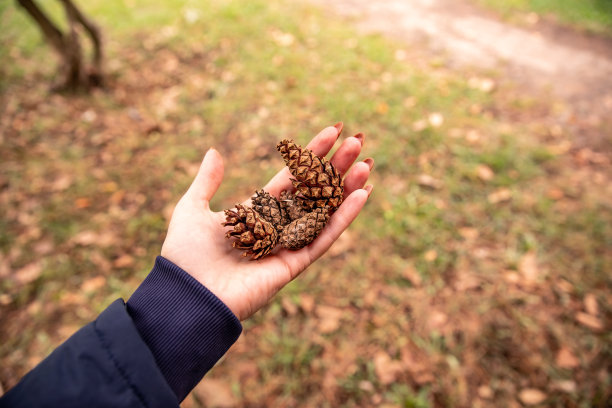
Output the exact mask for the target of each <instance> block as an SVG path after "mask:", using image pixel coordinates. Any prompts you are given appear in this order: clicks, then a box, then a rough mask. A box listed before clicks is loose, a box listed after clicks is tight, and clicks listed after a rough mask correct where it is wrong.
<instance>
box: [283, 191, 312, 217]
mask: <svg viewBox="0 0 612 408" xmlns="http://www.w3.org/2000/svg"><path fill="white" fill-rule="evenodd" d="M302 202H303V199H300V198H299V197H296V196H295V194H293V193H290V192H289V191H287V190H284V191H283V192H281V195H280V200H279V203H280V206H281V211H282V212H283V213H284V214H285V216H286V218H287V219H288V222H287V224H289V222H291V221H294V220H297V219H298V218H302V217H303V216H304V215H305V214H306V213H307V212H308V208H307V207H305V206H303V205H302Z"/></svg>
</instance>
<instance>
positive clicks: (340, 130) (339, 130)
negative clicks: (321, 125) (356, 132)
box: [334, 122, 344, 136]
mask: <svg viewBox="0 0 612 408" xmlns="http://www.w3.org/2000/svg"><path fill="white" fill-rule="evenodd" d="M334 127H335V128H336V129H337V130H338V136H340V134H341V133H342V129H344V123H342V122H338V123H336V124H335V125H334Z"/></svg>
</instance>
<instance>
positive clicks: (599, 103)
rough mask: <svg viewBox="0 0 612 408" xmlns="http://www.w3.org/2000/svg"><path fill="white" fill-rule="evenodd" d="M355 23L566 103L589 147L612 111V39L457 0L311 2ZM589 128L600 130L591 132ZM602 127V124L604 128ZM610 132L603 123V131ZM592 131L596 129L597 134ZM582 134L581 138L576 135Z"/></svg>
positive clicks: (569, 114)
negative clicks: (503, 15)
mask: <svg viewBox="0 0 612 408" xmlns="http://www.w3.org/2000/svg"><path fill="white" fill-rule="evenodd" d="M311 1H313V2H314V3H317V4H319V5H322V6H323V7H329V8H331V9H332V11H333V12H335V13H338V14H340V15H342V16H347V17H352V18H355V19H356V22H357V25H358V27H360V28H361V29H363V30H364V31H368V32H380V33H383V34H386V35H389V36H392V37H394V38H396V39H399V40H401V41H404V42H406V44H407V46H408V48H409V49H411V50H412V49H415V50H416V51H417V53H427V54H428V55H431V54H434V55H438V56H440V55H441V56H443V57H445V58H446V60H447V62H448V63H449V64H450V65H451V66H457V67H463V68H476V69H478V70H480V71H482V70H487V69H494V70H495V71H496V72H499V73H500V74H501V75H500V77H502V78H504V79H510V80H511V81H513V82H515V83H516V84H517V85H519V86H522V87H523V89H525V90H526V91H528V92H529V93H530V94H531V95H533V96H535V97H539V96H544V95H548V94H549V93H550V95H552V96H554V97H557V98H560V99H561V100H563V101H565V102H566V104H567V108H568V112H567V113H566V114H565V116H566V117H571V118H572V125H573V126H574V127H575V126H576V124H578V125H580V124H582V125H585V126H588V127H590V128H591V129H590V130H591V132H590V133H593V134H591V135H590V138H591V139H593V138H595V139H599V140H590V141H591V142H593V143H595V144H599V143H597V142H601V141H603V140H604V139H605V138H606V137H605V136H604V135H602V134H600V133H601V129H602V124H603V123H605V122H608V121H610V117H611V116H612V41H611V40H609V39H603V38H598V37H594V36H589V35H586V34H580V33H577V32H574V31H572V30H568V29H563V28H559V27H557V26H554V25H552V24H549V23H546V22H542V21H538V19H537V17H536V18H533V19H532V21H531V24H525V26H522V27H518V26H514V25H511V24H508V23H505V22H502V21H499V19H496V18H495V16H494V15H492V14H490V13H487V12H485V11H483V10H481V9H480V8H477V7H475V6H474V5H472V4H469V3H466V2H464V1H461V0H411V1H406V0H379V1H374V2H373V1H367V0H338V1H335V2H324V1H322V0H311ZM593 127H596V128H598V129H600V130H599V131H596V132H594V131H593V130H594V129H593ZM603 128H606V126H603ZM608 129H609V128H608ZM597 133H599V134H597ZM583 137H584V136H583Z"/></svg>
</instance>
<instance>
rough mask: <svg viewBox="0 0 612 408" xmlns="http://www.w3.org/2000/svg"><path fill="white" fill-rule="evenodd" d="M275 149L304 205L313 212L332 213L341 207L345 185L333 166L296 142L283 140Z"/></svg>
mask: <svg viewBox="0 0 612 408" xmlns="http://www.w3.org/2000/svg"><path fill="white" fill-rule="evenodd" d="M276 148H277V149H278V151H279V152H280V153H281V155H282V156H283V159H284V160H285V163H286V164H287V167H288V168H289V171H290V172H291V174H292V175H293V177H295V179H294V180H292V182H293V186H294V187H295V188H296V190H297V192H298V193H299V195H300V196H301V197H302V198H303V199H304V205H306V206H307V207H308V208H310V209H313V208H321V207H324V206H329V207H331V209H332V210H335V209H336V208H338V207H339V206H340V204H341V203H342V197H343V195H344V181H343V180H342V177H340V172H338V170H337V169H336V168H335V167H334V166H333V165H332V164H331V162H329V161H328V160H327V159H325V158H321V157H318V156H317V155H315V154H314V153H313V152H312V151H311V150H309V149H305V148H302V147H301V146H299V145H298V144H296V143H295V142H294V141H293V140H288V139H284V140H281V142H280V143H279V144H278V145H277V146H276Z"/></svg>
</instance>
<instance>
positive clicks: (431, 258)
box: [423, 249, 438, 262]
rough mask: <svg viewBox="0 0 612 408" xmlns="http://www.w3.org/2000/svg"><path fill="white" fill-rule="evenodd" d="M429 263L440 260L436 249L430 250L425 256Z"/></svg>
mask: <svg viewBox="0 0 612 408" xmlns="http://www.w3.org/2000/svg"><path fill="white" fill-rule="evenodd" d="M423 257H424V258H425V260H426V261H427V262H433V261H435V260H436V258H438V252H437V251H436V250H435V249H430V250H428V251H427V252H425V255H424V256H423Z"/></svg>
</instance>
